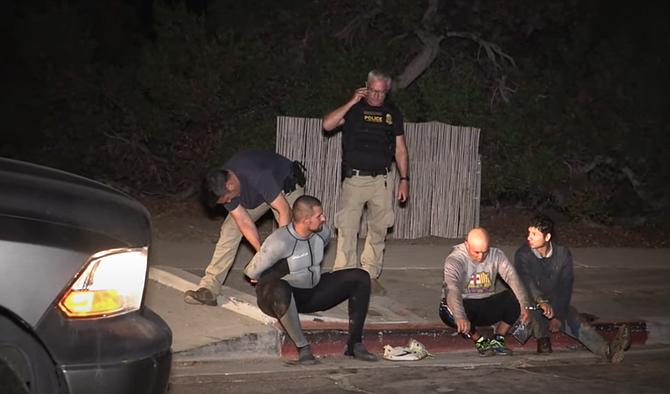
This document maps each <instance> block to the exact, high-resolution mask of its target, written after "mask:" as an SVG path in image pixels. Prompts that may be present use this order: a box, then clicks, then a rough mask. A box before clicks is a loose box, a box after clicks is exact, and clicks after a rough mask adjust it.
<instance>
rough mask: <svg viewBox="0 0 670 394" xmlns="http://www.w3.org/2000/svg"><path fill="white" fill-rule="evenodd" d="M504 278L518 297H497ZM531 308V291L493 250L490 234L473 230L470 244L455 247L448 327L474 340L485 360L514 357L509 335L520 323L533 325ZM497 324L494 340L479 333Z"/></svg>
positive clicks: (445, 314) (444, 313)
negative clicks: (528, 292)
mask: <svg viewBox="0 0 670 394" xmlns="http://www.w3.org/2000/svg"><path fill="white" fill-rule="evenodd" d="M498 274H500V276H501V277H502V278H503V280H504V281H505V282H506V283H507V284H508V285H509V286H510V287H511V288H512V290H513V291H514V294H512V292H510V291H509V290H505V291H502V292H500V293H496V292H495V281H496V277H497V275H498ZM515 295H516V298H515V297H514V296H515ZM529 307H531V304H530V301H529V300H528V297H527V295H526V291H525V289H524V288H523V285H522V284H521V282H520V281H519V278H518V276H517V274H516V272H515V271H514V267H513V266H512V264H510V262H509V261H508V260H507V257H505V254H504V253H503V252H502V251H501V250H500V249H497V248H492V247H489V237H488V234H487V233H486V231H485V230H484V229H481V228H475V229H472V230H470V232H469V233H468V236H467V238H466V240H465V242H464V243H462V244H459V245H456V246H454V250H453V251H452V252H451V253H450V254H449V256H447V259H446V261H445V263H444V282H443V283H442V302H441V304H440V318H441V319H442V321H443V322H444V323H445V324H447V325H448V326H450V327H452V328H456V329H457V330H458V332H459V333H461V334H462V335H463V336H464V337H466V338H471V339H472V340H473V341H474V343H475V347H476V348H477V351H478V352H479V355H480V356H494V355H496V354H499V355H508V354H511V350H509V349H507V347H506V346H505V334H507V331H509V329H510V327H511V326H512V325H513V324H514V323H515V322H516V320H517V319H521V321H522V322H524V323H525V322H528V321H529V320H530V315H529V312H528V309H527V308H529ZM495 323H498V326H497V327H496V331H495V336H494V337H493V338H491V339H488V338H486V337H484V336H481V335H480V334H479V333H478V332H477V331H476V329H475V327H476V326H488V325H492V324H495Z"/></svg>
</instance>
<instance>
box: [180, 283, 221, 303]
mask: <svg viewBox="0 0 670 394" xmlns="http://www.w3.org/2000/svg"><path fill="white" fill-rule="evenodd" d="M184 302H186V303H187V304H193V305H209V306H216V295H214V293H212V292H211V291H210V290H209V289H205V288H204V287H201V288H199V289H198V290H195V291H194V290H188V291H187V292H186V293H184Z"/></svg>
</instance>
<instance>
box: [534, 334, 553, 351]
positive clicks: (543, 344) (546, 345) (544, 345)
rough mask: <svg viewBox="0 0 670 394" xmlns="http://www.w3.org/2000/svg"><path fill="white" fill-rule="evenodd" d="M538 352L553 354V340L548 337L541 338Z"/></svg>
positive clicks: (538, 343) (538, 342) (538, 341)
mask: <svg viewBox="0 0 670 394" xmlns="http://www.w3.org/2000/svg"><path fill="white" fill-rule="evenodd" d="M537 352H538V353H551V352H553V350H552V349H551V340H550V339H549V338H548V337H544V338H539V339H538V340H537Z"/></svg>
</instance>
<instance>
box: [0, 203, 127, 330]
mask: <svg viewBox="0 0 670 394" xmlns="http://www.w3.org/2000/svg"><path fill="white" fill-rule="evenodd" d="M119 246H125V245H120V243H119V241H118V240H114V239H111V238H109V237H106V236H104V235H101V234H98V233H91V232H89V231H85V230H82V229H79V228H75V227H70V226H66V225H59V224H54V223H50V222H43V221H37V220H33V219H24V218H17V217H8V216H2V215H0V251H1V253H0V303H1V304H2V306H3V307H5V308H7V309H9V310H10V311H12V313H14V314H15V315H17V316H20V317H21V319H22V320H23V321H25V322H26V323H28V324H29V325H30V326H35V325H37V323H38V322H39V320H40V319H41V318H42V316H43V315H44V313H45V312H46V311H47V310H48V309H49V307H50V305H51V304H52V303H53V302H54V300H55V299H56V297H58V296H59V295H60V294H61V293H62V292H63V291H64V289H65V288H66V287H67V286H68V285H69V284H70V282H71V281H72V278H73V277H74V276H75V275H76V274H77V273H78V272H79V271H80V270H81V269H82V268H83V267H84V264H86V262H87V261H88V259H89V258H90V257H91V255H93V254H94V253H97V252H99V251H101V250H106V249H110V248H115V247H119ZM26 290H29V291H26Z"/></svg>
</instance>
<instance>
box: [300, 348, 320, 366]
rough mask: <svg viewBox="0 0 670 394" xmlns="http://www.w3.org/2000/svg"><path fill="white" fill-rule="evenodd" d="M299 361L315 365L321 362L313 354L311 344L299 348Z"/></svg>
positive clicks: (303, 363)
mask: <svg viewBox="0 0 670 394" xmlns="http://www.w3.org/2000/svg"><path fill="white" fill-rule="evenodd" d="M298 363H300V364H302V365H314V364H318V363H319V362H318V361H317V359H316V357H314V355H313V354H312V348H310V347H309V345H307V346H303V347H301V348H300V349H298Z"/></svg>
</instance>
